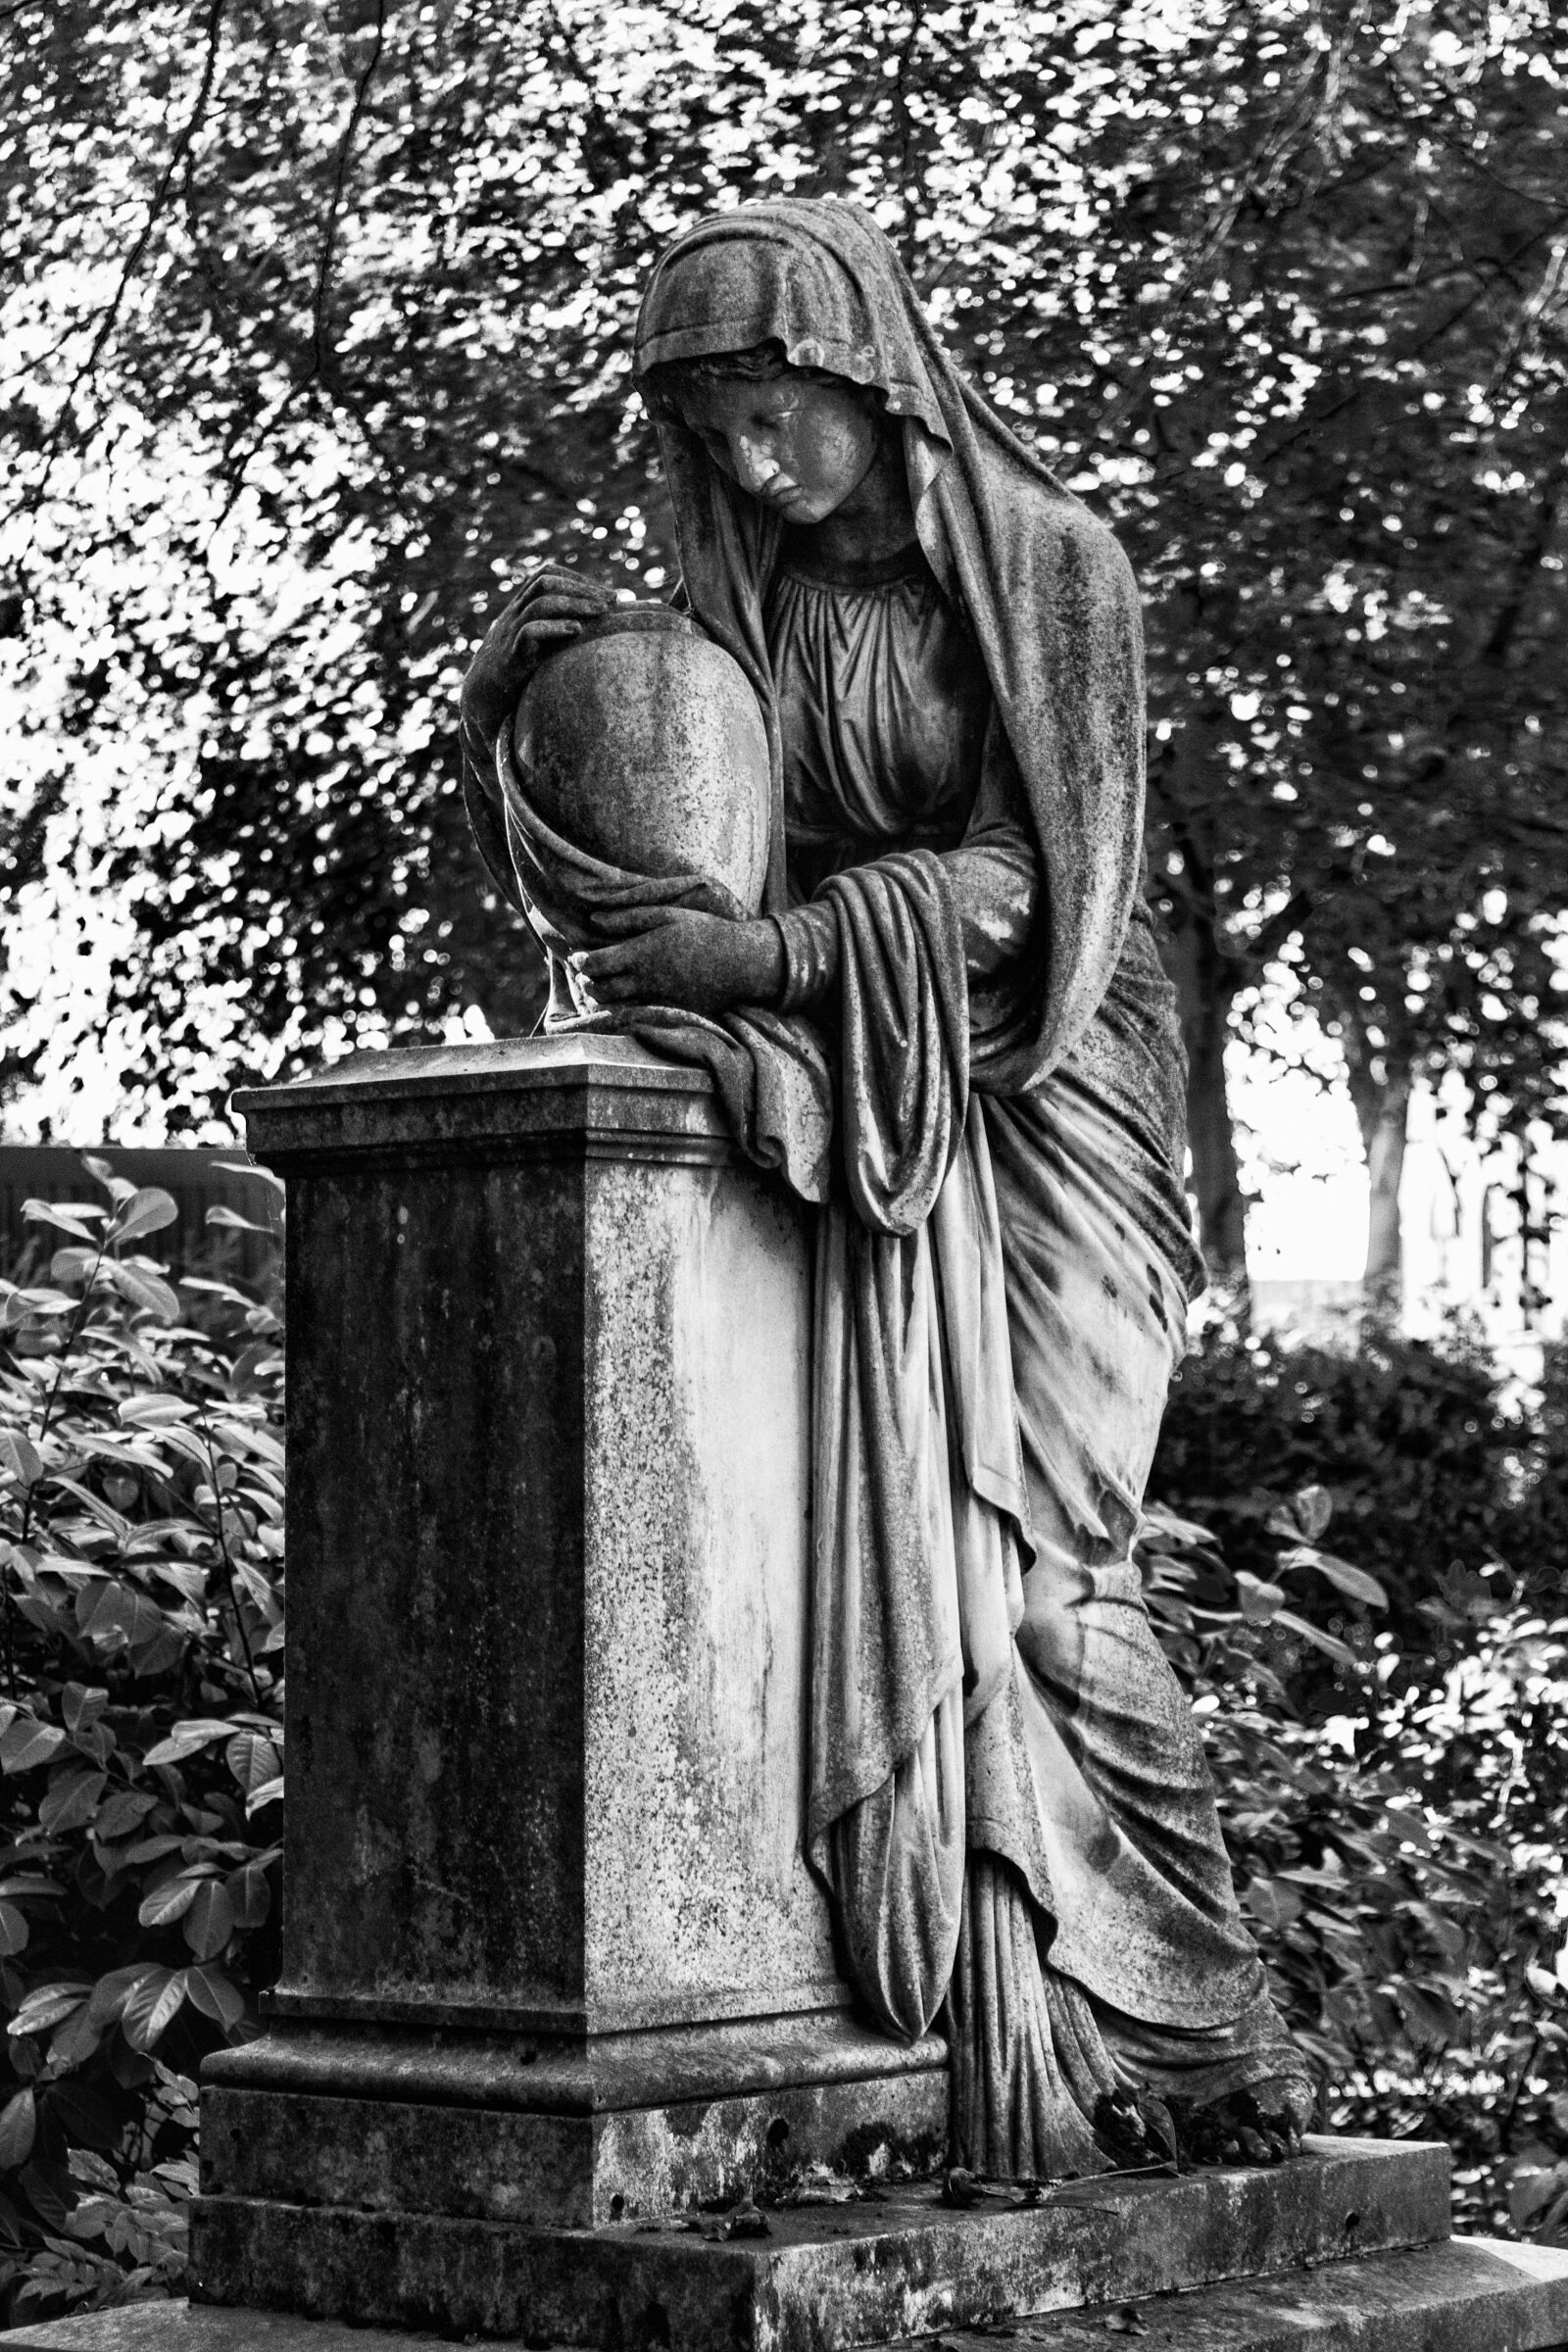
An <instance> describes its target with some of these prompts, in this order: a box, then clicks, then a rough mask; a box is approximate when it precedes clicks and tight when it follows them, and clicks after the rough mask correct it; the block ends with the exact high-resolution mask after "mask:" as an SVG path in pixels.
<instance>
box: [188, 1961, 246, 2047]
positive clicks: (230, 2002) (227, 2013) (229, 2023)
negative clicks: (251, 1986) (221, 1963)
mask: <svg viewBox="0 0 1568 2352" xmlns="http://www.w3.org/2000/svg"><path fill="white" fill-rule="evenodd" d="M185 1997H186V1998H187V2000H188V2001H189V2002H190V2005H191V2007H192V2008H193V2009H199V2010H200V2011H201V2013H202V2015H203V2016H204V2017H210V2018H211V2019H212V2020H213V2022H214V2024H215V2025H220V2026H221V2027H222V2029H223V2031H224V2033H225V2034H227V2033H228V2032H230V2031H231V2029H232V2028H233V2027H235V2026H237V2025H238V2024H239V2021H240V2019H241V2018H242V2017H243V2016H244V2014H245V2000H244V1996H243V1994H242V1993H241V1992H240V1991H239V1989H238V1987H237V1986H236V1985H232V1984H230V1982H229V1980H228V1978H227V1977H225V1976H224V1974H223V1972H222V1970H221V1968H188V1969H187V1970H186V1971H185Z"/></svg>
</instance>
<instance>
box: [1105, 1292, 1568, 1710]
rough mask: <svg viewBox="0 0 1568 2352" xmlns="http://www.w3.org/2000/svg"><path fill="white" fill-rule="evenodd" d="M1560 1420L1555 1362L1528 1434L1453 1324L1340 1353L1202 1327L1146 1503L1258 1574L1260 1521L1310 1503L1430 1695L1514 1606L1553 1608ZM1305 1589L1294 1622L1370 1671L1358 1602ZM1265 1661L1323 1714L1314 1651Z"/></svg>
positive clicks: (1364, 1618) (1387, 1336)
mask: <svg viewBox="0 0 1568 2352" xmlns="http://www.w3.org/2000/svg"><path fill="white" fill-rule="evenodd" d="M1565 1408H1568V1375H1565V1369H1564V1366H1563V1365H1562V1363H1561V1362H1560V1361H1559V1360H1557V1359H1552V1360H1551V1361H1549V1362H1548V1378H1547V1392H1546V1399H1545V1403H1544V1408H1543V1411H1542V1413H1541V1415H1540V1416H1539V1417H1538V1418H1537V1419H1536V1421H1535V1422H1534V1423H1531V1422H1528V1421H1526V1420H1525V1419H1523V1418H1522V1417H1521V1415H1520V1413H1519V1412H1518V1411H1516V1410H1513V1409H1510V1408H1509V1406H1508V1405H1507V1403H1506V1402H1505V1400H1504V1396H1503V1391H1502V1384H1501V1382H1500V1380H1499V1377H1498V1374H1497V1372H1496V1369H1495V1365H1494V1364H1493V1362H1492V1360H1491V1358H1490V1357H1489V1356H1488V1355H1487V1353H1486V1352H1485V1350H1484V1349H1483V1348H1481V1346H1480V1345H1479V1343H1478V1342H1477V1340H1476V1339H1475V1337H1474V1335H1473V1334H1470V1333H1468V1332H1466V1331H1465V1330H1464V1329H1463V1328H1462V1327H1459V1326H1455V1327H1454V1328H1453V1329H1452V1330H1451V1331H1449V1332H1448V1333H1447V1334H1446V1337H1445V1338H1444V1339H1443V1340H1442V1341H1441V1342H1439V1343H1434V1342H1431V1341H1426V1340H1405V1339H1401V1338H1399V1337H1397V1335H1395V1334H1392V1333H1389V1332H1387V1331H1379V1330H1373V1329H1369V1330H1366V1331H1364V1332H1363V1334H1362V1335H1361V1338H1360V1340H1359V1342H1358V1344H1357V1345H1355V1346H1353V1347H1349V1346H1320V1345H1307V1346H1300V1347H1288V1346H1285V1345H1284V1344H1282V1343H1281V1342H1280V1341H1279V1340H1278V1339H1276V1338H1272V1337H1268V1338H1262V1339H1258V1338H1251V1337H1247V1336H1242V1335H1239V1334H1237V1333H1236V1332H1235V1331H1234V1330H1227V1329H1225V1328H1223V1327H1220V1326H1215V1327H1213V1328H1211V1329H1210V1330H1209V1331H1208V1332H1206V1333H1205V1334H1204V1336H1203V1338H1202V1340H1201V1343H1200V1345H1199V1346H1198V1348H1197V1349H1196V1350H1195V1352H1194V1353H1193V1354H1192V1355H1190V1356H1189V1357H1188V1359H1187V1361H1186V1362H1185V1363H1184V1364H1183V1365H1182V1367H1181V1369H1180V1371H1179V1373H1178V1374H1177V1377H1176V1381H1175V1383H1174V1385H1173V1387H1172V1391H1171V1399H1170V1407H1169V1410H1168V1412H1167V1414H1166V1417H1165V1425H1164V1429H1163V1431H1162V1432H1161V1435H1160V1442H1159V1448H1158V1451H1157V1453H1156V1455H1155V1458H1154V1465H1153V1470H1152V1475H1151V1481H1150V1491H1151V1493H1152V1495H1157V1496H1158V1497H1159V1499H1160V1500H1161V1501H1162V1502H1164V1503H1166V1504H1168V1505H1169V1506H1170V1507H1172V1508H1173V1509H1175V1510H1176V1511H1178V1512H1180V1513H1184V1514H1186V1515H1187V1516H1189V1517H1191V1518H1194V1519H1196V1520H1200V1521H1201V1522H1202V1524H1203V1525H1204V1526H1206V1527H1208V1528H1210V1529H1211V1530H1212V1531H1213V1533H1214V1534H1215V1535H1216V1536H1217V1537H1218V1538H1219V1540H1220V1543H1221V1544H1222V1545H1223V1547H1224V1552H1225V1556H1226V1558H1227V1559H1228V1560H1229V1562H1230V1564H1231V1566H1232V1567H1233V1568H1234V1569H1236V1570H1238V1571H1241V1572H1243V1573H1244V1574H1246V1573H1250V1574H1252V1575H1256V1576H1262V1577H1266V1576H1268V1575H1270V1573H1271V1572H1272V1571H1273V1570H1274V1569H1275V1568H1277V1567H1278V1566H1279V1553H1278V1548H1277V1545H1276V1544H1274V1543H1273V1541H1272V1539H1273V1536H1274V1534H1275V1533H1276V1532H1277V1525H1271V1521H1272V1522H1277V1516H1278V1513H1279V1511H1280V1509H1281V1506H1282V1504H1283V1503H1284V1501H1285V1498H1286V1497H1288V1496H1289V1495H1292V1494H1293V1493H1296V1492H1298V1491H1299V1490H1300V1489H1303V1488H1311V1489H1315V1490H1320V1491H1321V1492H1322V1494H1323V1495H1325V1496H1326V1497H1327V1499H1328V1502H1329V1505H1330V1507H1331V1509H1332V1513H1333V1518H1334V1525H1335V1537H1336V1543H1337V1544H1338V1545H1339V1546H1340V1547H1341V1548H1342V1549H1343V1550H1344V1551H1345V1552H1347V1553H1348V1555H1349V1556H1350V1558H1351V1559H1352V1560H1353V1561H1354V1563H1355V1564H1356V1566H1357V1567H1358V1568H1360V1569H1361V1570H1362V1571H1363V1572H1364V1573H1366V1574H1370V1575H1371V1576H1372V1577H1373V1578H1374V1579H1375V1580H1376V1582H1377V1584H1378V1585H1379V1586H1380V1588H1381V1589H1382V1592H1383V1593H1384V1595H1385V1596H1386V1599H1387V1603H1388V1607H1387V1613H1386V1615H1384V1614H1382V1613H1381V1612H1375V1613H1376V1614H1377V1616H1378V1623H1379V1625H1380V1626H1381V1627H1382V1629H1383V1630H1385V1631H1386V1632H1387V1633H1388V1634H1389V1635H1391V1636H1392V1638H1393V1642H1394V1643H1395V1645H1396V1646H1397V1649H1398V1650H1399V1652H1400V1654H1401V1658H1402V1660H1403V1661H1404V1662H1405V1666H1406V1670H1407V1671H1408V1672H1409V1673H1410V1674H1412V1675H1413V1676H1414V1677H1415V1678H1416V1679H1418V1680H1420V1681H1423V1682H1426V1681H1430V1680H1431V1678H1432V1676H1433V1675H1434V1674H1439V1673H1441V1672H1442V1671H1443V1670H1444V1668H1445V1667H1446V1666H1447V1665H1448V1664H1449V1663H1451V1662H1452V1661H1453V1660H1454V1659H1455V1658H1457V1657H1458V1656H1460V1655H1461V1654H1463V1652H1464V1651H1465V1650H1466V1649H1467V1648H1468V1647H1469V1646H1470V1644H1471V1642H1472V1640H1473V1636H1474V1632H1475V1629H1476V1628H1477V1627H1478V1626H1480V1625H1484V1624H1485V1623H1487V1622H1488V1620H1489V1619H1491V1618H1493V1617H1495V1615H1496V1614H1497V1612H1498V1611H1499V1610H1500V1609H1501V1608H1502V1607H1503V1606H1504V1604H1505V1602H1506V1600H1507V1597H1508V1594H1509V1593H1511V1592H1516V1591H1522V1592H1523V1593H1526V1594H1529V1595H1532V1596H1535V1597H1537V1598H1539V1599H1540V1600H1541V1601H1543V1602H1544V1604H1545V1605H1547V1606H1548V1607H1549V1606H1551V1605H1552V1604H1553V1603H1554V1601H1555V1597H1556V1595H1557V1593H1558V1592H1559V1590H1560V1580H1561V1574H1562V1569H1563V1566H1564V1540H1565V1538H1568V1514H1565V1504H1564V1489H1563V1479H1562V1472H1563V1469H1564V1467H1565V1465H1568V1436H1565V1427H1568V1409H1565ZM1313 1582H1314V1580H1311V1579H1308V1580H1306V1586H1307V1590H1306V1592H1305V1593H1304V1596H1303V1610H1304V1613H1305V1614H1306V1615H1308V1616H1309V1617H1311V1619H1312V1620H1313V1622H1314V1623H1316V1624H1318V1625H1320V1626H1321V1627H1323V1628H1324V1630H1326V1631H1329V1632H1331V1633H1334V1634H1337V1635H1339V1636H1340V1637H1341V1638H1342V1639H1343V1640H1344V1641H1345V1642H1346V1643H1347V1644H1348V1646H1349V1647H1350V1648H1351V1649H1352V1650H1354V1651H1355V1652H1356V1653H1357V1655H1358V1656H1360V1657H1361V1658H1363V1659H1364V1658H1366V1657H1368V1656H1369V1655H1370V1652H1371V1647H1372V1642H1371V1635H1372V1630H1373V1629H1372V1626H1371V1623H1370V1619H1369V1615H1368V1603H1367V1602H1366V1600H1365V1599H1364V1598H1358V1597H1357V1595H1356V1594H1355V1593H1352V1592H1349V1591H1346V1592H1345V1593H1342V1594H1341V1595H1340V1597H1339V1600H1338V1601H1336V1600H1335V1599H1334V1598H1333V1596H1331V1595H1329V1594H1327V1593H1325V1591H1324V1589H1323V1587H1322V1586H1321V1584H1317V1585H1316V1589H1315V1592H1314V1591H1313V1590H1312V1589H1311V1588H1312V1585H1313ZM1293 1589H1295V1588H1294V1587H1293ZM1347 1601H1348V1602H1349V1604H1350V1605H1349V1606H1348V1607H1347V1606H1345V1605H1344V1603H1345V1602H1347ZM1268 1654H1269V1656H1270V1661H1271V1663H1272V1664H1273V1665H1274V1666H1275V1669H1276V1671H1277V1672H1279V1673H1281V1675H1282V1677H1283V1679H1284V1680H1285V1681H1286V1682H1287V1684H1288V1685H1289V1686H1290V1687H1291V1688H1292V1690H1293V1694H1294V1695H1295V1696H1297V1697H1298V1698H1299V1700H1300V1701H1301V1703H1302V1704H1303V1705H1304V1706H1305V1707H1306V1708H1307V1711H1308V1712H1312V1711H1314V1710H1316V1711H1331V1710H1332V1708H1333V1706H1334V1705H1335V1704H1336V1703H1337V1702H1336V1700H1335V1697H1334V1691H1333V1686H1332V1681H1331V1679H1330V1678H1328V1677H1327V1676H1326V1675H1325V1673H1324V1671H1323V1669H1322V1667H1321V1665H1320V1663H1319V1660H1320V1659H1321V1656H1322V1652H1321V1651H1320V1650H1319V1651H1317V1652H1315V1653H1313V1654H1311V1655H1303V1654H1302V1653H1301V1652H1300V1651H1299V1648H1297V1647H1293V1645H1292V1642H1288V1641H1287V1642H1281V1641H1276V1642H1273V1643H1272V1644H1271V1645H1270V1647H1269V1653H1268Z"/></svg>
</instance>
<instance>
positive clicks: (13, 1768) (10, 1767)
mask: <svg viewBox="0 0 1568 2352" xmlns="http://www.w3.org/2000/svg"><path fill="white" fill-rule="evenodd" d="M65 1745H66V1735H65V1733H64V1732H62V1731H60V1730H58V1729H57V1728H56V1726H55V1725H54V1724H52V1723H40V1722H39V1721H38V1719H37V1717H36V1716H34V1715H19V1716H18V1717H17V1718H16V1720H15V1722H13V1723H10V1724H8V1725H7V1727H6V1729H5V1731H4V1732H0V1772H31V1771H33V1770H34V1768H35V1767H36V1766H37V1765H39V1764H47V1763H48V1761H49V1759H50V1757H51V1756H58V1755H59V1753H60V1750H61V1749H62V1748H63V1747H64V1746H65Z"/></svg>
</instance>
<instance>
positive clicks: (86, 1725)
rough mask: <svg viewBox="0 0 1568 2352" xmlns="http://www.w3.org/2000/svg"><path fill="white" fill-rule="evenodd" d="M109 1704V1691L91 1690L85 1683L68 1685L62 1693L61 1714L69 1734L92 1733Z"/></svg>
mask: <svg viewBox="0 0 1568 2352" xmlns="http://www.w3.org/2000/svg"><path fill="white" fill-rule="evenodd" d="M108 1704H109V1693H108V1691H104V1690H101V1689H97V1688H94V1689H89V1688H88V1686H87V1685H86V1684H85V1683H68V1684H67V1685H66V1687H65V1689H64V1691H61V1693H60V1712H61V1714H62V1715H64V1717H65V1719H66V1729H67V1731H68V1732H73V1733H81V1732H89V1731H91V1729H92V1727H93V1725H94V1724H95V1723H96V1722H97V1721H98V1718H99V1717H100V1715H102V1713H103V1711H104V1709H105V1708H106V1707H107V1706H108Z"/></svg>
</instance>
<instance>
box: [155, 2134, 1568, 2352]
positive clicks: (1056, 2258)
mask: <svg viewBox="0 0 1568 2352" xmlns="http://www.w3.org/2000/svg"><path fill="white" fill-rule="evenodd" d="M1309 2148H1310V2152H1309V2153H1308V2154H1307V2155H1306V2156H1305V2157H1303V2158H1301V2159H1300V2160H1299V2161H1298V2162H1296V2163H1294V2164H1290V2165H1284V2166H1281V2167H1279V2168H1278V2169H1276V2170H1273V2171H1215V2172H1204V2173H1196V2174H1190V2175H1188V2176H1186V2177H1185V2178H1183V2179H1181V2180H1174V2179H1171V2178H1168V2177H1152V2176H1142V2177H1132V2176H1126V2175H1122V2176H1116V2177H1113V2178H1106V2179H1102V2180H1085V2181H1073V2182H1066V2183H1063V2184H1061V2185H1059V2186H1056V2187H1054V2188H1051V2189H1048V2190H1047V2191H1045V2192H1044V2194H1043V2195H1042V2196H1041V2198H1040V2200H1039V2202H1038V2203H1034V2204H1030V2203H1026V2202H1024V2201H1023V2200H1022V2198H1021V2196H1020V2194H1019V2192H1017V2191H999V2192H998V2193H997V2194H996V2195H995V2196H994V2197H991V2198H988V2199H986V2200H984V2201H983V2202H982V2203H980V2204H979V2205H977V2206H975V2207H972V2208H969V2209H967V2210H964V2211H956V2210H954V2209H952V2208H951V2207H948V2206H945V2205H944V2204H943V2203H942V2202H941V2201H940V2198H939V2196H938V2192H937V2190H936V2189H935V2187H934V2186H932V2185H926V2184H920V2185H915V2186H910V2187H907V2188H901V2189H895V2188H892V2187H889V2188H888V2189H886V2190H885V2191H883V2192H882V2198H881V2201H877V2202H866V2201H856V2202H854V2203H850V2204H844V2205H836V2206H796V2207H789V2208H785V2209H782V2210H773V2211H770V2212H769V2214H768V2222H769V2233H768V2235H767V2236H766V2237H757V2238H730V2239H723V2238H720V2237H719V2236H717V2234H716V2233H715V2229H714V2226H713V2225H712V2224H704V2223H703V2222H701V2221H696V2220H694V2221H688V2222H687V2223H685V2224H679V2223H676V2224H669V2225H664V2226H657V2225H656V2226H649V2225H646V2224H645V2225H642V2226H640V2227H639V2226H637V2225H632V2224H622V2225H621V2226H619V2227H618V2228H613V2229H594V2230H580V2231H571V2230H557V2229H518V2228H516V2227H515V2226H510V2225H507V2224H503V2223H496V2222H487V2221H480V2220H471V2219H470V2220H464V2219H458V2218H455V2217H444V2216H438V2215H433V2214H417V2213H411V2212H408V2211H406V2210H405V2211H387V2212H379V2213H371V2212H366V2211H364V2210H355V2209H348V2208H344V2207H341V2206H339V2207H330V2206H318V2207H308V2206H294V2207H288V2206H283V2205H280V2204H276V2203H271V2204H262V2203H258V2202H255V2201H253V2200H249V2199H243V2198H232V2197H211V2198H205V2199H203V2200H201V2202H200V2203H199V2205H198V2207H197V2210H196V2213H195V2215H194V2217H193V2227H192V2246H191V2270H190V2278H191V2291H192V2295H193V2298H195V2299H197V2300H200V2301H204V2302H212V2301H220V2302H228V2303H238V2302H240V2301H242V2300H243V2301H246V2302H250V2303H258V2304H264V2305H269V2306H271V2307H274V2308H285V2309H292V2310H296V2311H308V2312H311V2313H314V2314H316V2315H317V2316H318V2317H319V2318H320V2319H330V2320H346V2321H349V2322H351V2323H356V2324H357V2325H358V2326H359V2327H362V2328H364V2327H407V2328H419V2327H423V2328H426V2329H435V2330H439V2331H440V2332H441V2333H443V2334H446V2335H447V2336H448V2337H450V2336H452V2335H464V2334H472V2335H479V2336H484V2335H489V2336H519V2335H520V2336H523V2337H524V2338H525V2339H527V2340H528V2341H530V2342H534V2343H538V2344H545V2345H562V2346H581V2347H588V2346H600V2347H609V2346H613V2347H616V2348H617V2352H643V2348H644V2347H649V2348H651V2347H654V2346H662V2345H669V2346H672V2347H676V2348H677V2352H839V2348H840V2347H850V2346H854V2345H860V2344H884V2343H888V2342H891V2341H895V2340H897V2339H898V2338H900V2337H903V2336H913V2335H928V2334H930V2333H932V2332H934V2331H935V2330H937V2329H949V2328H953V2327H975V2326H982V2325H984V2324H986V2323H988V2322H990V2323H995V2322H997V2321H1007V2320H1012V2319H1016V2318H1020V2317H1023V2316H1025V2315H1032V2314H1037V2313H1047V2312H1058V2311H1063V2310H1067V2309H1073V2308H1078V2307H1082V2306H1083V2305H1085V2304H1103V2303H1106V2302H1117V2301H1127V2300H1136V2299H1138V2298H1140V2297H1144V2296H1150V2295H1158V2294H1165V2293H1169V2292H1171V2291H1172V2290H1175V2289H1179V2288H1184V2287H1197V2286H1200V2285H1203V2284H1206V2283H1208V2282H1210V2281H1214V2280H1218V2279H1229V2278H1257V2277H1261V2276H1264V2275H1266V2274H1268V2273H1271V2272H1276V2271H1283V2270H1288V2269H1291V2268H1293V2267H1295V2266H1299V2265H1304V2264H1321V2263H1326V2262H1337V2261H1344V2260H1346V2259H1348V2258H1350V2257H1360V2256H1363V2255H1365V2254H1368V2253H1373V2252H1381V2251H1385V2250H1388V2249H1394V2248H1403V2247H1410V2246H1418V2245H1422V2244H1430V2243H1432V2242H1434V2241H1436V2240H1439V2239H1441V2238H1443V2237H1445V2236H1446V2232H1447V2228H1448V2201H1447V2179H1448V2156H1447V2150H1446V2148H1445V2147H1442V2146H1439V2145H1430V2146H1409V2145H1405V2146H1393V2145H1388V2144H1384V2143H1379V2142H1375V2141H1364V2140H1363V2141H1357V2140H1316V2141H1313V2142H1311V2143H1309ZM312 2340H313V2341H315V2342H319V2340H320V2339H319V2338H313V2339H312ZM1548 2340H1549V2339H1548ZM366 2341H367V2339H366V2338H365V2337H364V2336H363V2335H361V2336H360V2337H359V2338H358V2342H359V2344H360V2346H361V2348H362V2352H366ZM1380 2352H1383V2348H1382V2347H1380Z"/></svg>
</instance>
